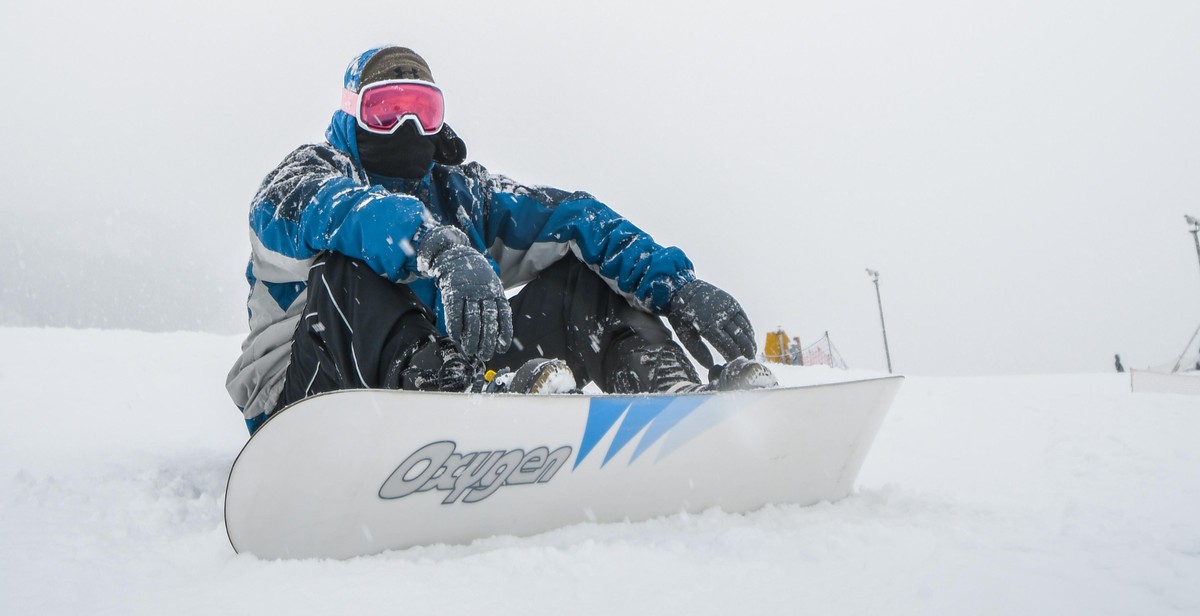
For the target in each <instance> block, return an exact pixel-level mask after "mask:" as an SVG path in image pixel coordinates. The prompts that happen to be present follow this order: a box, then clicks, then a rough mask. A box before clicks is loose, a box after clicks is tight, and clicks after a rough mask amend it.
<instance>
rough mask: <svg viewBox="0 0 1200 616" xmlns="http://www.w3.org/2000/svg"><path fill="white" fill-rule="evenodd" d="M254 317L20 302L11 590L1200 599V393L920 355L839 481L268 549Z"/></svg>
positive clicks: (14, 366)
mask: <svg viewBox="0 0 1200 616" xmlns="http://www.w3.org/2000/svg"><path fill="white" fill-rule="evenodd" d="M239 343H240V340H239V339H238V338H237V337H228V336H213V335H207V334H196V333H170V334H150V333H142V332H132V331H98V330H85V331H78V330H55V329H25V328H0V349H3V353H0V614H14V615H17V614H22V615H23V614H155V615H160V614H193V613H194V614H204V615H206V616H210V615H212V614H254V615H256V616H261V615H262V614H289V615H290V616H296V615H300V614H322V615H325V614H342V613H352V614H363V613H389V614H395V613H402V614H438V613H478V614H483V613H486V614H509V613H512V614H551V613H571V614H603V615H606V616H609V615H612V614H654V615H656V616H657V615H662V614H781V613H782V614H793V613H811V614H1022V615H1025V614H1056V615H1057V614H1088V615H1092V614H1138V615H1143V614H1175V613H1193V614H1195V613H1200V397H1195V396H1192V397H1189V396H1182V395H1166V394H1131V393H1130V392H1129V381H1128V377H1127V376H1125V375H1118V374H1095V375H1070V376H1030V377H1003V378H999V377H993V378H931V377H919V376H911V377H909V379H908V380H907V382H906V383H905V384H904V387H903V388H902V389H901V392H900V395H899V397H898V398H897V400H896V403H895V405H894V407H893V408H892V411H891V413H890V414H889V416H888V418H887V420H886V421H885V422H884V425H883V428H882V430H881V431H880V433H879V436H878V438H877V439H876V441H875V445H874V448H873V450H872V451H871V454H870V455H869V456H868V458H867V462H866V465H865V466H864V468H863V471H862V473H861V475H860V476H859V488H858V490H857V492H856V493H855V494H854V495H853V496H851V497H850V498H847V499H845V500H842V501H840V502H837V503H824V504H820V505H816V506H812V507H796V506H787V505H779V506H772V507H768V508H766V509H764V510H762V511H758V512H755V513H751V514H745V515H734V514H727V513H723V512H720V511H709V512H706V513H703V514H700V515H676V516H672V517H668V518H663V519H657V520H653V521H649V522H643V523H632V524H608V525H595V524H584V525H579V526H574V527H569V528H564V529H561V530H557V531H554V532H550V533H547V534H544V535H541V536H537V537H531V538H512V537H497V538H492V539H487V540H482V541H478V542H476V543H474V544H472V545H469V546H430V547H424V548H418V549H412V550H406V551H402V552H392V553H388V554H384V555H380V556H375V557H369V558H360V559H356V560H352V561H346V562H333V561H299V562H296V561H293V562H268V561H260V560H258V559H255V558H254V557H251V556H246V555H236V554H234V553H233V551H232V549H231V548H230V547H229V544H228V541H227V540H226V538H225V532H224V528H223V526H222V512H221V509H222V497H223V491H224V485H225V479H226V474H227V472H228V470H229V466H230V464H231V463H232V462H233V459H234V457H235V456H236V455H237V453H238V451H239V449H240V447H241V445H242V443H243V442H244V441H245V439H246V432H245V428H244V426H243V424H242V421H241V419H240V417H239V415H238V413H237V411H236V410H235V409H234V408H233V407H232V405H231V403H230V402H229V400H228V398H227V397H226V395H225V392H224V389H223V383H224V377H225V373H226V370H227V368H228V366H229V365H230V364H231V362H232V361H233V359H234V358H235V357H236V356H237V351H238V345H239ZM846 376H855V375H846V374H844V373H837V372H833V371H829V370H824V369H816V368H814V369H800V368H792V369H784V370H782V371H781V380H782V381H783V382H784V383H785V384H804V383H811V382H819V381H826V380H832V379H837V378H845V377H846Z"/></svg>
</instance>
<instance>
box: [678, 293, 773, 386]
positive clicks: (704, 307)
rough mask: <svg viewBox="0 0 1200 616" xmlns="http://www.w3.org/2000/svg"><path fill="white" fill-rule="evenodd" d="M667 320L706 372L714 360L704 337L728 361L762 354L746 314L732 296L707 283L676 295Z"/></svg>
mask: <svg viewBox="0 0 1200 616" xmlns="http://www.w3.org/2000/svg"><path fill="white" fill-rule="evenodd" d="M667 319H669V320H670V321H671V327H672V328H674V329H675V334H676V335H677V336H679V341H680V342H682V343H683V346H684V348H686V349H687V350H688V352H689V353H691V354H692V357H695V358H696V361H698V362H700V364H701V365H702V366H704V367H705V368H712V367H713V358H712V353H709V351H708V347H706V346H704V341H703V340H701V337H703V338H704V339H706V340H708V341H709V342H710V343H711V344H712V345H713V347H714V348H716V349H717V352H718V353H720V354H721V356H722V357H724V358H725V360H726V361H728V360H731V359H733V358H735V357H740V356H744V357H750V358H753V357H754V354H755V353H756V352H757V351H758V347H757V346H756V345H755V343H754V328H753V327H751V326H750V319H749V317H747V316H746V311H744V310H742V306H741V305H740V304H738V302H737V300H736V299H733V296H732V295H730V294H728V293H726V292H724V291H722V290H720V289H718V288H716V287H714V286H712V285H711V284H709V283H707V282H704V281H703V280H693V281H691V282H689V283H687V284H685V285H683V288H681V289H679V290H678V291H676V292H675V296H674V297H672V298H671V306H670V309H669V312H667Z"/></svg>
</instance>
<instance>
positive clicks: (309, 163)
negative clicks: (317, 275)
mask: <svg viewBox="0 0 1200 616" xmlns="http://www.w3.org/2000/svg"><path fill="white" fill-rule="evenodd" d="M370 53H372V52H367V53H366V54H363V56H361V57H360V58H359V60H358V61H357V62H356V63H354V64H352V65H351V66H350V68H349V69H348V70H347V72H346V87H347V88H350V89H353V90H355V91H357V89H358V86H359V76H360V67H361V66H362V65H363V64H364V63H365V62H366V60H367V59H369V57H370ZM354 127H355V120H354V118H352V117H351V116H350V115H349V114H347V113H345V112H343V111H336V112H335V113H334V115H333V119H332V121H331V122H330V125H329V128H328V130H327V131H326V133H325V137H326V139H327V143H323V144H312V145H304V146H301V147H300V148H298V149H296V150H295V151H294V152H292V153H291V154H289V155H288V156H287V158H285V159H284V161H283V162H282V163H281V164H280V165H279V166H278V167H276V168H275V170H274V171H272V172H271V173H270V174H269V175H267V177H266V178H265V179H264V180H263V183H262V185H261V186H260V187H259V189H258V193H257V194H256V195H255V197H254V200H253V202H252V204H251V207H250V230H251V233H250V243H251V249H252V250H251V255H250V263H249V266H248V267H247V270H246V279H247V281H248V282H249V284H250V296H249V299H248V301H247V307H248V309H249V313H250V315H249V316H250V335H249V336H248V337H247V338H246V341H245V342H244V343H243V344H242V355H241V357H240V358H239V359H238V361H237V363H236V364H235V365H234V367H233V369H232V371H231V372H230V373H229V377H228V380H227V383H226V387H227V389H228V390H229V393H230V395H231V396H232V397H233V400H234V402H235V403H236V404H237V405H238V407H239V408H240V409H241V410H242V412H243V414H244V415H245V417H246V419H248V420H249V419H256V418H257V419H261V418H262V417H260V416H263V415H265V414H269V413H270V412H272V411H273V410H274V408H275V405H276V402H277V401H278V399H279V393H280V391H281V389H282V387H283V377H284V373H285V371H286V368H287V365H288V361H289V358H290V352H291V344H292V336H293V334H294V332H295V330H296V325H297V323H298V322H299V319H300V315H301V312H302V310H303V308H304V304H305V300H306V297H307V295H306V288H305V285H306V282H307V279H308V269H309V267H310V266H311V265H312V263H313V261H315V260H316V258H317V257H318V256H320V255H321V254H322V253H324V252H326V251H335V252H339V253H342V254H345V255H347V256H350V257H354V258H356V259H361V260H362V261H364V262H366V263H367V265H369V266H370V267H371V269H372V270H374V271H375V272H376V273H378V274H379V275H380V276H384V277H386V278H387V279H388V280H391V281H393V282H396V283H400V284H407V285H410V287H411V288H412V289H413V291H414V292H415V293H416V294H417V296H418V297H420V298H421V299H422V301H424V302H425V303H426V304H427V305H429V306H431V307H434V308H435V310H436V312H437V314H438V315H439V323H438V325H439V327H441V325H442V324H441V322H440V321H441V319H440V315H441V309H440V308H441V302H440V301H439V297H438V294H437V289H436V287H435V286H434V284H433V281H432V280H431V279H430V278H428V277H426V276H424V275H423V273H422V272H420V271H418V267H417V259H416V250H417V247H418V246H419V244H420V241H421V236H422V235H423V234H424V233H425V232H426V231H428V230H429V229H431V228H433V227H437V226H440V225H453V226H455V227H457V228H459V229H461V230H463V231H464V232H465V233H466V234H467V237H468V238H470V240H471V243H472V244H473V245H474V246H475V248H476V249H478V250H479V251H480V252H483V253H485V254H487V255H488V256H489V258H490V259H491V260H492V262H493V264H494V267H496V269H497V271H498V272H499V274H500V279H501V281H502V282H503V283H504V286H505V288H512V287H515V286H519V285H521V284H524V283H526V282H528V281H529V280H531V279H533V278H534V277H535V276H537V275H538V273H539V272H541V271H542V270H544V269H545V268H547V267H549V266H550V265H551V264H553V263H554V262H556V261H557V260H559V259H561V258H563V257H564V256H566V255H567V254H568V253H570V254H572V255H574V256H575V257H576V258H578V259H579V260H580V261H582V262H584V263H586V264H587V265H588V266H589V267H590V268H591V269H592V270H593V271H595V272H596V273H597V274H598V275H600V276H601V278H603V279H604V280H605V282H607V283H608V285H609V286H610V287H611V288H612V289H613V290H615V291H616V292H618V293H620V294H621V295H623V296H624V297H626V298H627V299H628V300H629V301H630V303H631V304H633V305H634V306H637V307H639V308H641V309H643V310H645V311H647V312H650V313H654V314H662V312H663V311H664V310H665V309H666V308H667V306H668V304H669V302H670V299H671V296H672V295H673V294H674V292H675V291H676V290H677V289H679V288H680V287H681V286H683V285H684V284H686V283H687V282H690V281H691V280H693V279H695V275H694V274H693V271H692V264H691V262H690V261H689V260H688V258H687V257H686V256H685V255H684V253H683V251H681V250H680V249H678V248H675V247H663V246H660V245H658V244H656V243H655V242H654V240H653V239H652V238H651V237H650V235H649V234H647V233H646V232H644V231H642V230H641V229H638V228H637V227H636V226H634V225H633V224H632V223H630V222H629V221H628V220H626V219H625V218H623V217H621V216H620V215H619V214H617V213H616V212H614V211H613V210H612V209H610V208H609V207H608V206H606V205H604V204H603V203H601V202H600V201H597V200H596V199H595V198H594V197H592V196H591V195H589V194H587V193H583V192H567V191H563V190H558V189H555V188H549V187H543V186H525V185H521V184H518V183H516V182H514V181H512V180H510V179H508V178H506V177H504V176H501V175H495V174H491V173H489V172H488V171H487V170H486V169H484V167H483V166H482V165H479V164H478V163H468V164H465V165H457V166H445V165H439V164H434V165H432V166H431V169H430V172H429V174H428V175H426V176H425V177H424V178H423V179H420V180H389V179H386V178H378V177H372V176H369V175H368V174H367V173H366V171H365V170H364V169H363V167H362V164H361V163H360V161H359V157H358V148H357V144H356V142H355V136H354ZM443 331H444V329H443Z"/></svg>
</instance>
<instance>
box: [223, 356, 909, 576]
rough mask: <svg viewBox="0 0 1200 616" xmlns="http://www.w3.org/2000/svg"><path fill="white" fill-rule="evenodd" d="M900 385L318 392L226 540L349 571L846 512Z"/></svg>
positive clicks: (244, 491) (287, 425)
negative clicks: (821, 509)
mask: <svg viewBox="0 0 1200 616" xmlns="http://www.w3.org/2000/svg"><path fill="white" fill-rule="evenodd" d="M902 380H903V379H902V377H888V378H881V379H871V380H865V381H855V382H849V383H838V384H831V385H818V386H810V387H784V388H775V389H768V390H755V391H741V392H726V393H698V394H685V395H678V396H671V395H641V396H612V395H597V396H585V395H552V396H520V395H495V394H473V395H464V394H452V393H437V392H408V391H389V390H350V391H340V392H334V393H329V394H322V395H318V396H313V397H311V398H307V399H305V400H302V401H300V402H298V403H296V404H294V405H292V406H290V407H288V408H286V409H283V410H282V411H280V412H279V413H277V414H276V415H275V416H274V417H272V418H271V420H270V421H268V422H267V423H266V424H265V425H264V426H263V427H262V428H261V429H259V431H258V432H257V433H256V434H255V435H254V437H253V438H252V439H250V441H249V442H248V443H247V444H246V446H245V447H244V448H243V450H242V452H241V454H240V455H239V456H238V459H237V460H236V461H235V463H234V466H233V469H232V470H231V472H230V476H229V486H228V489H227V491H226V501H225V520H226V529H227V531H228V534H229V539H230V542H231V543H232V545H233V547H234V549H235V550H237V551H238V552H249V553H253V554H255V555H257V556H259V557H262V558H308V557H328V558H349V557H353V556H360V555H365V554H372V553H377V552H382V551H385V550H389V549H403V548H407V547H411V546H415V545H425V544H433V543H467V542H470V541H472V540H474V539H478V538H482V537H489V536H493V535H519V536H523V535H532V534H537V533H540V532H545V531H548V530H552V529H555V528H558V527H561V526H566V525H569V524H574V523H579V522H612V521H621V520H644V519H649V518H652V517H657V516H662V515H669V514H673V513H677V512H680V511H688V512H698V511H702V510H704V509H708V508H711V507H720V508H722V509H723V510H725V511H730V512H741V511H750V510H753V509H758V508H761V507H762V506H764V505H767V504H771V503H798V504H812V503H815V502H819V501H833V500H838V499H840V498H843V497H845V496H846V495H847V494H849V493H850V491H851V489H852V488H853V483H854V480H855V478H856V477H857V474H858V470H859V468H860V467H861V466H862V463H863V460H864V459H865V457H866V454H867V451H868V449H869V448H870V445H871V442H872V440H873V439H874V436H875V433H876V432H877V430H878V428H879V425H880V423H881V422H882V420H883V417H884V415H885V414H886V412H887V409H888V407H889V406H890V404H891V402H892V399H893V398H894V396H895V394H896V392H897V391H898V389H899V387H900V383H901V382H902Z"/></svg>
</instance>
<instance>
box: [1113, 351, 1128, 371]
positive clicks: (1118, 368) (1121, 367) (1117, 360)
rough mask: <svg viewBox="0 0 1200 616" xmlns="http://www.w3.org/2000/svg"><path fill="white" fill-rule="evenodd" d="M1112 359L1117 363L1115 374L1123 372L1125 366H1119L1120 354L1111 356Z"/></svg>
mask: <svg viewBox="0 0 1200 616" xmlns="http://www.w3.org/2000/svg"><path fill="white" fill-rule="evenodd" d="M1113 358H1114V359H1116V362H1117V372H1125V366H1124V365H1123V364H1121V354H1120V353H1117V354H1116V355H1114V356H1113Z"/></svg>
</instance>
